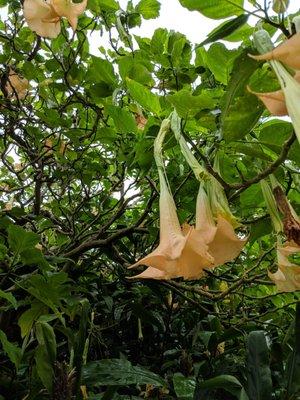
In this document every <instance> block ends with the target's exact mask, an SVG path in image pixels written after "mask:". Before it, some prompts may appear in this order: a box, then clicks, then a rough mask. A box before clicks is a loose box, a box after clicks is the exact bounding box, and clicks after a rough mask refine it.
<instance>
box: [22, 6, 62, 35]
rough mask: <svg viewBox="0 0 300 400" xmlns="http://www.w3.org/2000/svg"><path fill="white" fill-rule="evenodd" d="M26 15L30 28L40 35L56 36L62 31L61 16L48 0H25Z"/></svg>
mask: <svg viewBox="0 0 300 400" xmlns="http://www.w3.org/2000/svg"><path fill="white" fill-rule="evenodd" d="M24 17H25V19H26V22H27V24H28V26H29V28H30V29H31V30H32V31H33V32H36V33H37V34H38V35H40V36H43V37H47V38H56V37H57V36H58V35H59V33H60V22H59V17H58V15H57V14H56V13H55V12H54V10H53V9H52V7H51V6H50V4H49V2H48V1H47V2H46V1H44V0H25V1H24Z"/></svg>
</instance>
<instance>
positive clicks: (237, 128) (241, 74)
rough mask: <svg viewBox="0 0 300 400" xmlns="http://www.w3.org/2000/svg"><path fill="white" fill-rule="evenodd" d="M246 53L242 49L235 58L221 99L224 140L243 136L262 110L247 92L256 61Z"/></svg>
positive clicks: (255, 67)
mask: <svg viewBox="0 0 300 400" xmlns="http://www.w3.org/2000/svg"><path fill="white" fill-rule="evenodd" d="M248 53H249V49H246V50H244V51H243V53H242V54H241V55H239V56H238V57H237V59H236V60H235V62H234V66H233V69H232V73H231V79H230V81H229V84H228V87H227V91H226V94H225V96H224V98H223V100H222V116H221V124H222V130H223V136H224V139H225V140H226V141H233V140H237V139H241V138H243V137H244V136H245V135H246V134H247V133H249V132H250V131H251V130H252V129H253V127H254V126H255V124H256V122H257V121H258V119H259V117H260V115H261V114H262V112H263V106H262V104H261V102H260V101H259V100H258V99H257V98H256V97H255V96H253V95H251V94H249V93H248V92H247V84H248V81H249V78H250V76H251V75H252V74H253V72H254V71H255V70H256V69H257V68H258V63H257V62H256V61H254V60H251V59H250V58H249V56H248Z"/></svg>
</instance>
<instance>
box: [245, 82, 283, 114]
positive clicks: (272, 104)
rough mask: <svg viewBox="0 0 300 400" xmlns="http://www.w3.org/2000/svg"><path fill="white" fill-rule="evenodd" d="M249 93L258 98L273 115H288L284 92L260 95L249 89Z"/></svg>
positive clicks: (278, 91)
mask: <svg viewBox="0 0 300 400" xmlns="http://www.w3.org/2000/svg"><path fill="white" fill-rule="evenodd" d="M248 91H249V92H250V93H252V94H254V95H255V96H257V97H258V98H259V99H260V100H261V101H262V102H263V103H264V105H265V107H266V108H267V109H268V110H269V112H270V113H271V114H272V115H277V116H283V115H288V110H287V108H286V104H285V96H284V93H283V91H282V90H277V91H276V92H268V93H258V92H253V91H252V90H251V89H249V88H248Z"/></svg>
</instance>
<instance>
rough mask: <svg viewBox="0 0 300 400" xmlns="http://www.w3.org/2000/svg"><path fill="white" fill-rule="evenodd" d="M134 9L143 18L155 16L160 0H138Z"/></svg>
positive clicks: (157, 13) (156, 15)
mask: <svg viewBox="0 0 300 400" xmlns="http://www.w3.org/2000/svg"><path fill="white" fill-rule="evenodd" d="M136 10H137V12H139V13H141V14H142V16H143V17H144V18H145V19H151V18H157V17H158V16H159V10H160V2H159V1H158V0H140V1H139V3H138V4H137V6H136Z"/></svg>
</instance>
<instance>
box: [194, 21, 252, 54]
mask: <svg viewBox="0 0 300 400" xmlns="http://www.w3.org/2000/svg"><path fill="white" fill-rule="evenodd" d="M248 18H249V15H247V14H242V15H239V16H238V17H236V18H233V19H231V20H230V21H226V22H223V23H222V24H221V25H220V26H218V27H217V28H216V29H214V30H213V31H212V32H211V33H210V34H209V35H208V36H207V39H205V40H204V41H203V42H201V43H200V44H199V45H198V46H197V47H200V46H204V45H205V44H208V43H212V42H216V41H217V40H220V39H224V38H226V37H227V36H229V35H231V34H233V33H234V32H235V31H236V30H238V29H240V28H241V27H242V26H243V25H244V24H245V23H246V22H247V21H248Z"/></svg>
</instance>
